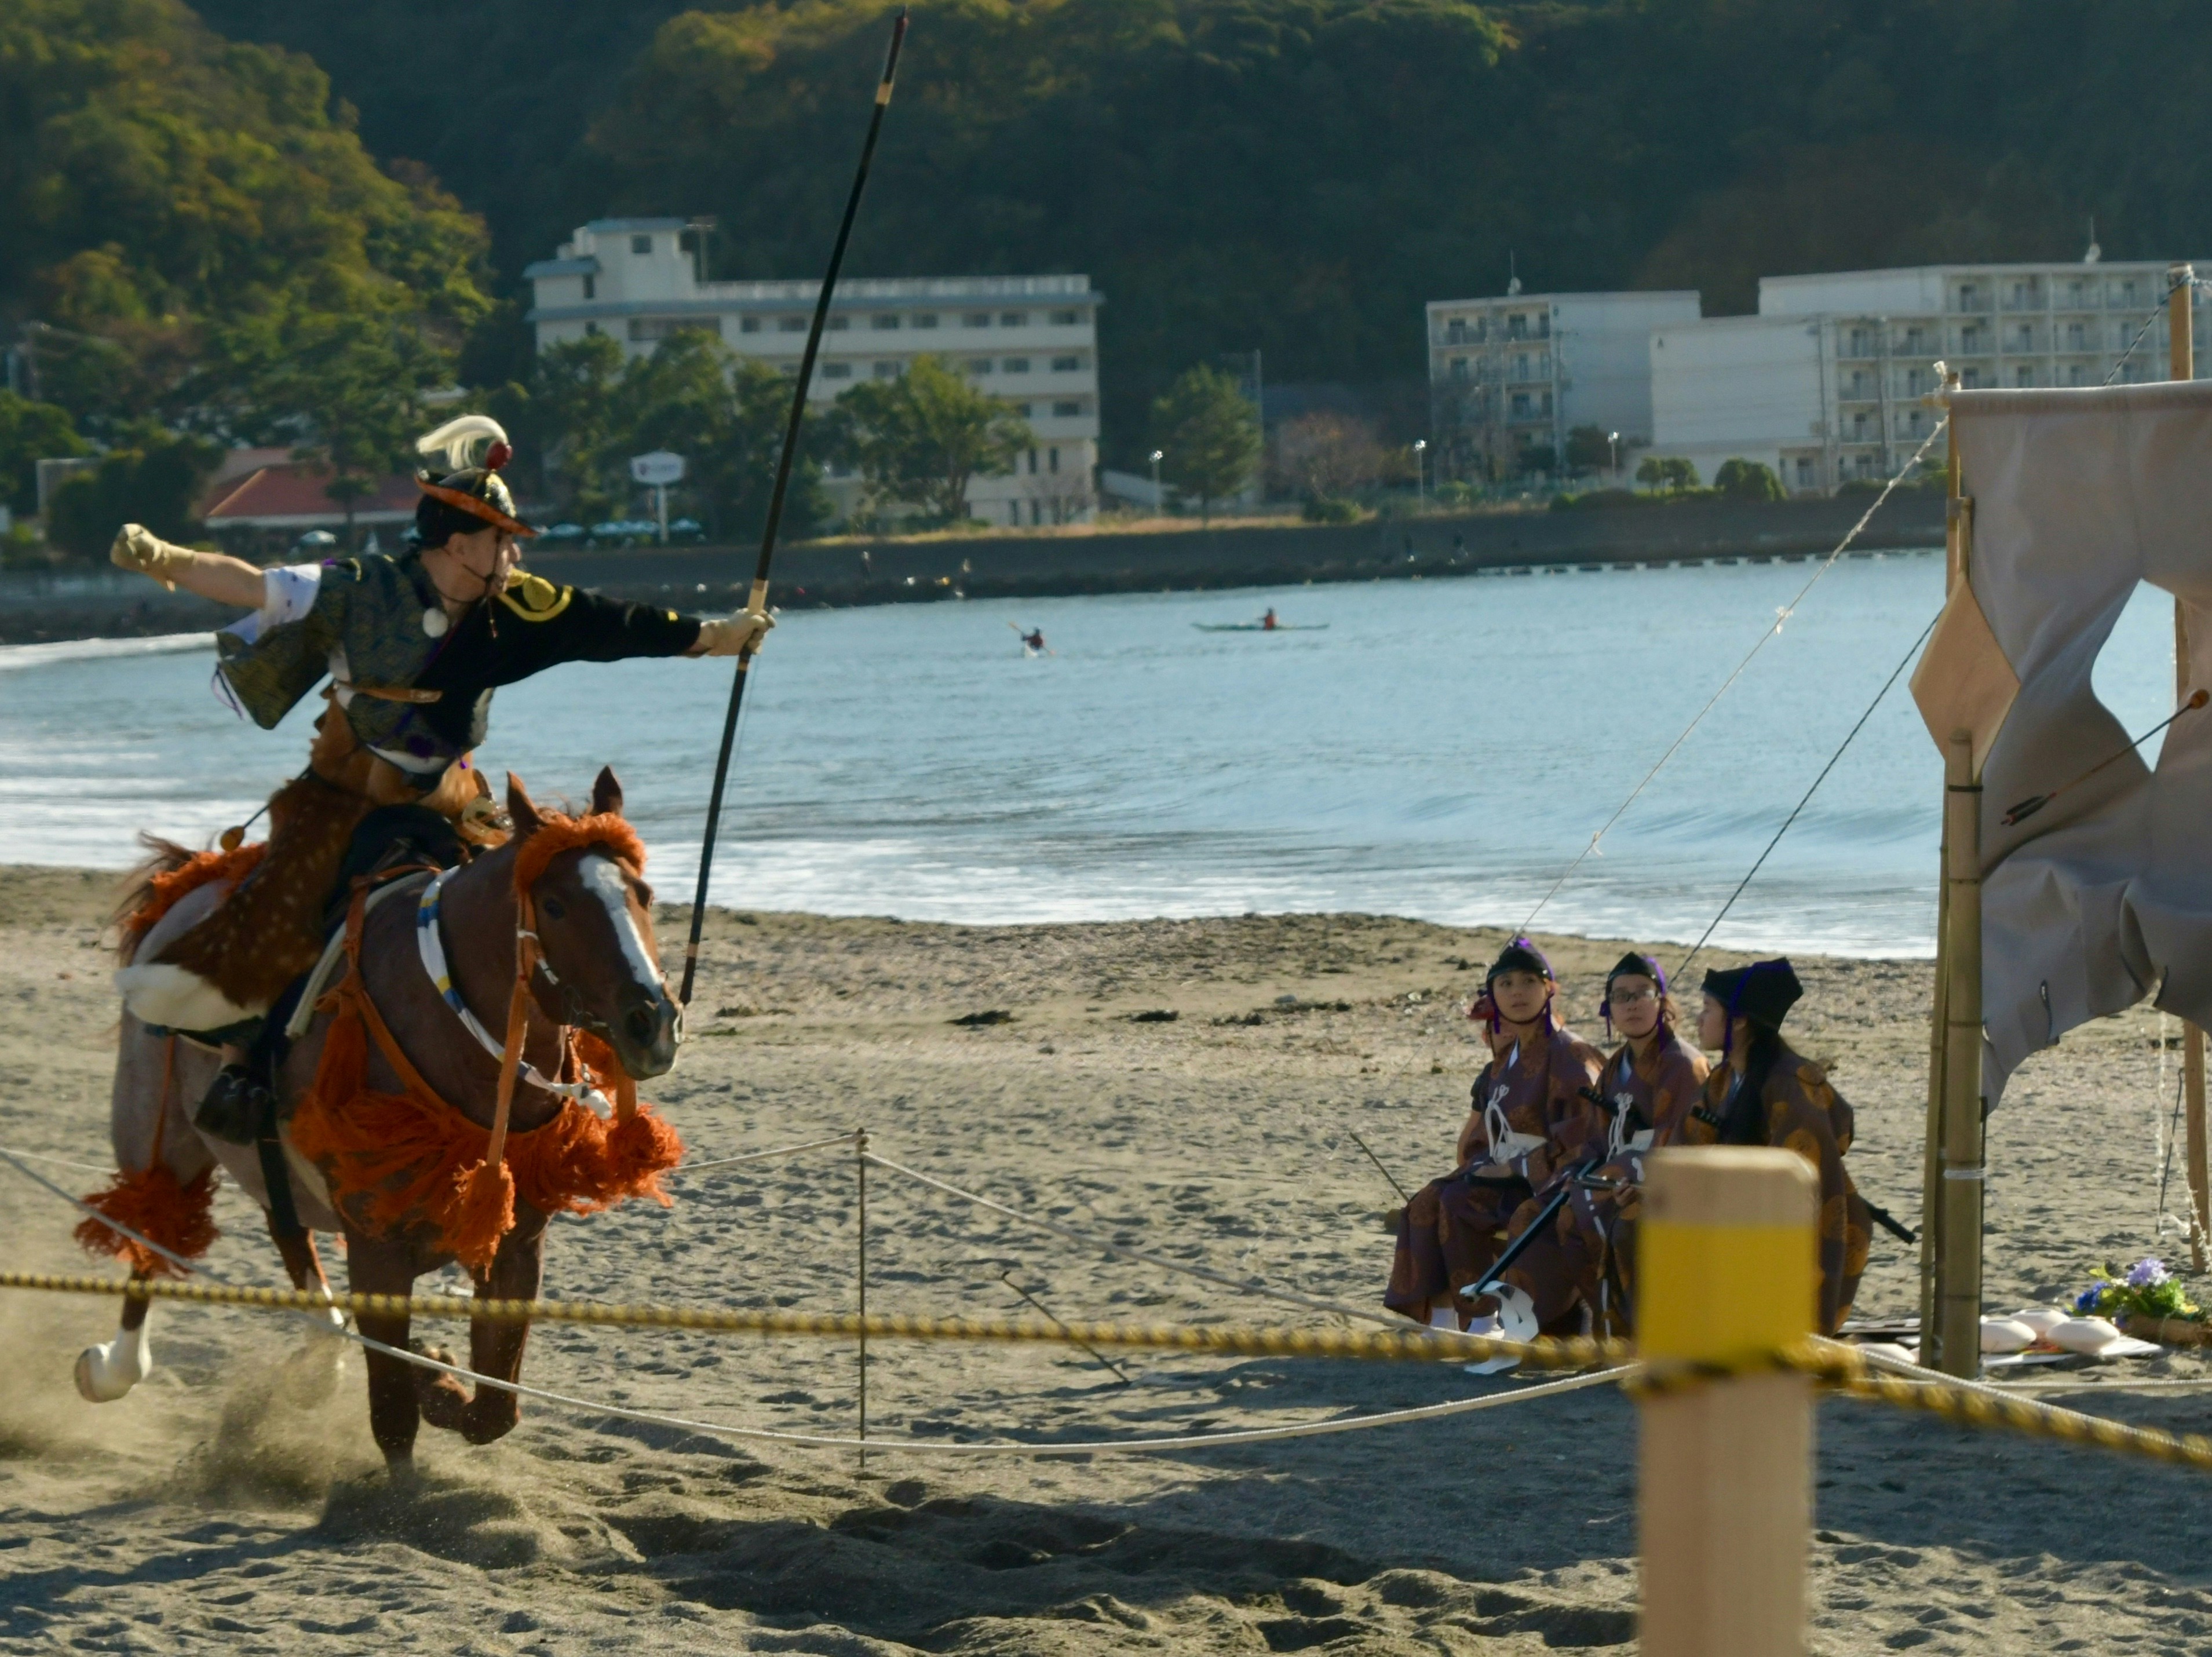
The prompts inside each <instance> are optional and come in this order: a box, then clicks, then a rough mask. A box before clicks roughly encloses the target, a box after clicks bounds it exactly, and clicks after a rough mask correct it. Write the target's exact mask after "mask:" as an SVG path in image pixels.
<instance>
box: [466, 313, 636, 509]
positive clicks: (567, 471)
mask: <svg viewBox="0 0 2212 1657" xmlns="http://www.w3.org/2000/svg"><path fill="white" fill-rule="evenodd" d="M622 376H623V348H622V347H621V345H620V344H618V343H617V342H616V340H615V339H614V337H613V336H611V335H610V334H586V335H585V336H584V337H583V338H581V339H572V340H558V341H556V342H555V343H552V344H550V345H548V346H547V347H546V348H545V349H544V350H542V351H540V352H538V355H536V356H535V357H534V358H533V359H532V361H531V363H530V368H529V375H528V378H527V379H525V380H523V381H521V382H520V383H519V384H509V385H505V386H502V387H501V389H500V390H499V391H497V392H495V393H494V394H493V396H492V397H491V398H490V399H489V401H490V404H491V410H492V412H493V413H494V414H495V415H496V416H498V418H499V420H500V422H501V424H503V425H504V426H506V428H507V432H508V434H510V435H511V436H512V437H513V439H514V443H515V449H516V454H517V458H518V459H519V461H520V464H522V466H524V467H525V468H527V469H531V470H535V471H536V473H537V474H538V482H539V487H540V488H541V489H544V492H545V493H546V494H548V495H550V496H552V498H553V499H554V500H556V501H558V502H559V503H560V505H561V509H562V511H564V512H566V513H568V514H570V515H571V516H572V517H574V518H577V519H580V520H581V521H583V522H585V523H587V524H588V523H591V522H593V521H595V520H596V519H600V518H604V517H605V516H606V515H607V514H608V513H610V512H611V510H612V509H613V505H614V501H615V495H614V493H613V491H614V490H615V489H617V487H619V488H620V489H627V488H628V483H627V481H626V480H624V481H623V483H621V484H620V485H617V483H616V482H615V480H614V477H613V476H612V473H611V465H612V464H613V459H614V457H615V452H616V450H617V449H618V448H619V447H620V446H621V443H620V440H618V439H617V438H616V437H615V436H614V422H615V417H616V416H615V395H616V388H617V385H619V384H620V383H621V380H622Z"/></svg>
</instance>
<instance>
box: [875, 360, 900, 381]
mask: <svg viewBox="0 0 2212 1657" xmlns="http://www.w3.org/2000/svg"><path fill="white" fill-rule="evenodd" d="M898 372H899V366H898V364H897V363H896V362H878V364H876V378H877V379H897V378H898Z"/></svg>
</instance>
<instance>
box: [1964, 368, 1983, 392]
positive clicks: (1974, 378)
mask: <svg viewBox="0 0 2212 1657" xmlns="http://www.w3.org/2000/svg"><path fill="white" fill-rule="evenodd" d="M1981 383H1982V371H1981V370H1980V369H1979V368H1968V369H1966V371H1964V372H1963V373H1960V376H1959V385H1960V389H1961V390H1962V391H1972V390H1973V389H1974V388H1975V387H1977V386H1978V385H1980V384H1981Z"/></svg>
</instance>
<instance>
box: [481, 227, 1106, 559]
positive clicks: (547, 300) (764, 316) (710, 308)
mask: <svg viewBox="0 0 2212 1657" xmlns="http://www.w3.org/2000/svg"><path fill="white" fill-rule="evenodd" d="M702 235H703V230H702V227H701V226H700V225H699V224H697V223H695V222H690V221H687V220H683V219H673V218H668V219H597V220H594V221H593V222H591V223H589V224H586V225H584V226H581V227H580V228H578V229H577V230H576V231H575V233H574V234H573V235H572V236H571V237H570V238H569V240H568V241H567V242H566V243H564V244H563V245H562V247H561V249H560V251H559V254H558V256H557V257H556V258H550V259H543V260H540V261H539V262H538V263H537V264H532V265H530V266H528V267H527V268H526V270H524V271H523V276H524V277H525V278H526V280H528V281H529V282H530V283H531V285H532V298H533V303H532V309H531V311H530V313H529V318H528V319H529V321H530V322H531V324H532V326H533V327H534V328H535V330H536V331H537V343H538V349H540V350H543V349H545V347H547V346H549V345H551V344H553V343H556V342H557V341H561V340H574V339H581V338H584V337H586V336H588V335H591V334H606V335H609V336H611V337H613V338H614V339H616V340H617V341H618V342H620V343H621V344H622V346H623V349H624V350H625V351H626V352H628V353H629V355H633V356H644V355H650V354H651V353H652V351H653V348H654V347H655V346H656V345H658V344H659V343H660V342H661V341H662V340H664V339H665V338H667V337H669V336H670V335H671V334H674V333H678V332H680V331H684V330H697V331H703V332H707V333H711V334H713V335H714V336H715V337H717V338H719V339H720V340H721V342H722V343H724V344H725V345H726V346H728V347H729V348H730V349H731V350H732V352H734V353H735V354H736V355H738V356H740V357H746V358H750V359H753V360H755V361H761V362H765V363H767V364H768V365H769V366H770V367H774V368H776V369H778V370H779V371H781V373H786V374H788V375H791V376H793V377H794V378H795V377H796V376H797V375H798V373H799V358H800V356H801V355H803V354H804V352H805V346H806V333H807V328H808V325H809V323H810V322H811V319H812V316H813V313H814V306H815V301H816V300H817V297H818V295H819V294H820V289H821V284H820V283H819V282H814V281H793V282H707V281H703V280H702V279H701V274H700V272H701V267H702V263H703V259H702V253H701V251H700V250H701V246H702ZM1104 302H1105V301H1104V296H1103V295H1102V294H1099V293H1097V291H1096V290H1095V289H1094V288H1092V287H1091V279H1090V278H1089V277H1088V276H916V277H895V278H894V277H873V278H871V277H858V278H854V277H848V278H847V279H845V280H844V281H842V282H839V283H838V285H837V292H836V296H835V297H834V298H833V300H831V304H830V312H829V323H828V325H827V329H826V331H825V332H824V334H823V343H822V354H821V357H820V359H819V361H817V363H816V365H815V370H814V380H813V384H812V385H811V388H810V391H809V398H810V404H823V405H826V404H829V402H831V401H832V400H834V399H835V398H836V396H837V394H838V393H839V392H841V391H845V390H847V389H848V388H849V387H851V386H852V385H854V384H856V383H858V382H859V381H860V380H863V379H895V378H896V377H897V376H898V375H899V374H901V373H904V372H905V371H906V367H907V365H908V363H910V362H911V361H914V359H915V357H917V356H921V355H925V354H930V355H937V356H939V357H942V358H944V359H945V360H946V361H950V362H951V363H953V364H955V365H957V367H960V368H961V370H962V371H963V372H964V373H967V374H969V376H971V377H972V378H973V379H974V380H975V384H976V385H980V386H981V387H982V388H983V389H984V390H986V391H990V392H992V393H993V394H994V395H995V396H998V397H1000V398H1004V399H1006V401H1007V402H1008V403H1011V404H1012V405H1013V406H1014V407H1015V408H1016V409H1017V410H1019V411H1020V412H1021V414H1022V415H1023V416H1024V418H1025V419H1026V420H1027V421H1028V422H1029V425H1030V430H1031V431H1032V432H1033V433H1035V434H1036V446H1034V447H1033V448H1031V449H1029V450H1028V451H1026V452H1024V453H1023V454H1022V455H1020V456H1019V457H1018V460H1017V464H1016V468H1015V470H1014V472H1013V474H1012V476H1005V477H979V478H977V479H976V480H975V482H974V483H971V484H970V485H969V490H968V499H969V508H970V510H971V511H972V512H973V513H974V514H975V516H976V517H977V518H980V519H985V520H986V521H987V522H991V523H997V524H1008V525H1012V524H1021V525H1030V524H1039V525H1042V524H1055V523H1072V522H1079V521H1085V520H1087V519H1090V518H1091V516H1092V514H1093V513H1094V511H1095V509H1096V505H1097V496H1096V485H1095V478H1096V475H1097V473H1096V468H1097V461H1098V327H1097V316H1098V307H1099V306H1100V305H1102V304H1103V303H1104ZM825 481H826V482H827V483H828V485H829V493H830V495H831V498H832V499H833V500H834V501H836V506H837V509H838V511H839V512H840V513H841V514H842V513H850V512H851V511H852V510H853V508H854V505H855V504H856V503H857V501H858V500H859V496H860V480H859V478H857V477H856V476H853V475H852V474H851V473H849V472H840V471H833V472H832V473H831V474H830V475H829V477H828V478H827V479H826V480H825Z"/></svg>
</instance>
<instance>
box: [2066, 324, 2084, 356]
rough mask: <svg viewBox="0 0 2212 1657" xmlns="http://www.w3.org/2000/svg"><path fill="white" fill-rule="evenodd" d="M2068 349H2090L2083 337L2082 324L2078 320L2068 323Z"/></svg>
mask: <svg viewBox="0 0 2212 1657" xmlns="http://www.w3.org/2000/svg"><path fill="white" fill-rule="evenodd" d="M2066 349H2068V350H2069V351H2081V350H2087V349H2088V347H2087V343H2085V342H2084V339H2083V337H2082V332H2081V324H2080V323H2078V322H2069V323H2068V324H2067V325H2066Z"/></svg>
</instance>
